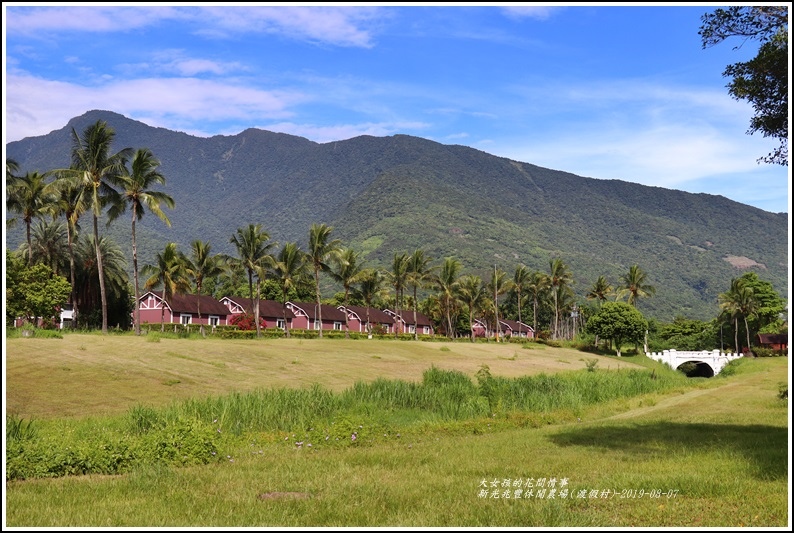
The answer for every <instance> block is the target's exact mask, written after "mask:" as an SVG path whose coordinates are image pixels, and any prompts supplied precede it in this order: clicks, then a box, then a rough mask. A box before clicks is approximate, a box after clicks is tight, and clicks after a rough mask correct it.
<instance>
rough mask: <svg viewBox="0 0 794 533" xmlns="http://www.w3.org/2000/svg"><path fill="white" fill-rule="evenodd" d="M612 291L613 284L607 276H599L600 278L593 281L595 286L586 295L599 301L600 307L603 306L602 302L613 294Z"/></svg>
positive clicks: (589, 298)
mask: <svg viewBox="0 0 794 533" xmlns="http://www.w3.org/2000/svg"><path fill="white" fill-rule="evenodd" d="M612 292H613V288H612V285H610V284H609V282H608V281H607V278H606V277H604V276H598V279H597V280H596V281H595V283H593V286H592V287H591V288H590V291H589V292H588V293H587V295H586V296H585V297H586V298H587V299H588V300H596V301H598V307H601V304H602V303H603V302H604V301H605V300H606V299H607V298H609V297H610V296H611V295H612Z"/></svg>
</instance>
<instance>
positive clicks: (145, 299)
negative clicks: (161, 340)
mask: <svg viewBox="0 0 794 533" xmlns="http://www.w3.org/2000/svg"><path fill="white" fill-rule="evenodd" d="M199 302H200V306H199ZM138 308H139V309H140V314H141V324H147V323H148V324H159V323H160V322H161V321H162V322H165V323H166V324H204V325H208V326H220V325H227V324H228V317H229V308H228V307H226V306H225V305H223V304H222V303H220V302H219V301H218V300H216V299H215V298H213V297H212V296H206V295H202V296H201V297H199V296H197V295H195V294H175V295H174V296H173V297H172V298H171V301H170V302H168V303H166V302H165V301H163V297H162V292H155V291H149V292H147V293H145V294H143V295H142V296H141V297H140V299H139V300H138ZM199 310H201V319H200V320H199V315H198V313H199Z"/></svg>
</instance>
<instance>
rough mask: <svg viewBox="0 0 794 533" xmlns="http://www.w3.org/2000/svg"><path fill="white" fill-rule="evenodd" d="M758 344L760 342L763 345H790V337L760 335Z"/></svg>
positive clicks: (768, 334) (770, 334)
mask: <svg viewBox="0 0 794 533" xmlns="http://www.w3.org/2000/svg"><path fill="white" fill-rule="evenodd" d="M758 342H760V343H761V344H785V345H788V335H786V334H784V333H759V334H758Z"/></svg>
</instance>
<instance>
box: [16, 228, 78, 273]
mask: <svg viewBox="0 0 794 533" xmlns="http://www.w3.org/2000/svg"><path fill="white" fill-rule="evenodd" d="M65 237H66V225H65V224H64V223H63V222H58V221H57V220H53V221H51V222H45V221H43V220H39V221H38V222H37V223H36V225H35V226H34V227H33V231H32V232H31V249H29V248H28V244H27V243H22V246H21V247H20V249H21V251H22V252H23V253H24V254H25V255H27V256H29V257H32V258H33V263H44V264H45V265H47V266H48V267H50V270H52V273H53V274H55V275H56V276H59V275H60V274H61V272H62V271H63V270H66V264H67V262H68V260H69V252H68V249H67V245H66V238H65Z"/></svg>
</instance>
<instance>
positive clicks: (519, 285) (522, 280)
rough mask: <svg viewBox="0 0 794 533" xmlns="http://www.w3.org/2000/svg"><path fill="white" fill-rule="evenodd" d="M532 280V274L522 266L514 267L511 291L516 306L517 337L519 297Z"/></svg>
mask: <svg viewBox="0 0 794 533" xmlns="http://www.w3.org/2000/svg"><path fill="white" fill-rule="evenodd" d="M531 279H532V274H531V273H530V271H529V269H528V268H527V267H526V266H524V265H518V266H517V267H516V270H515V272H514V273H513V284H512V289H513V292H515V294H516V306H517V307H518V336H519V337H521V327H522V321H521V307H522V304H523V301H522V298H521V296H522V295H523V294H524V292H525V291H526V287H527V285H528V284H529V283H530V280H531Z"/></svg>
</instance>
